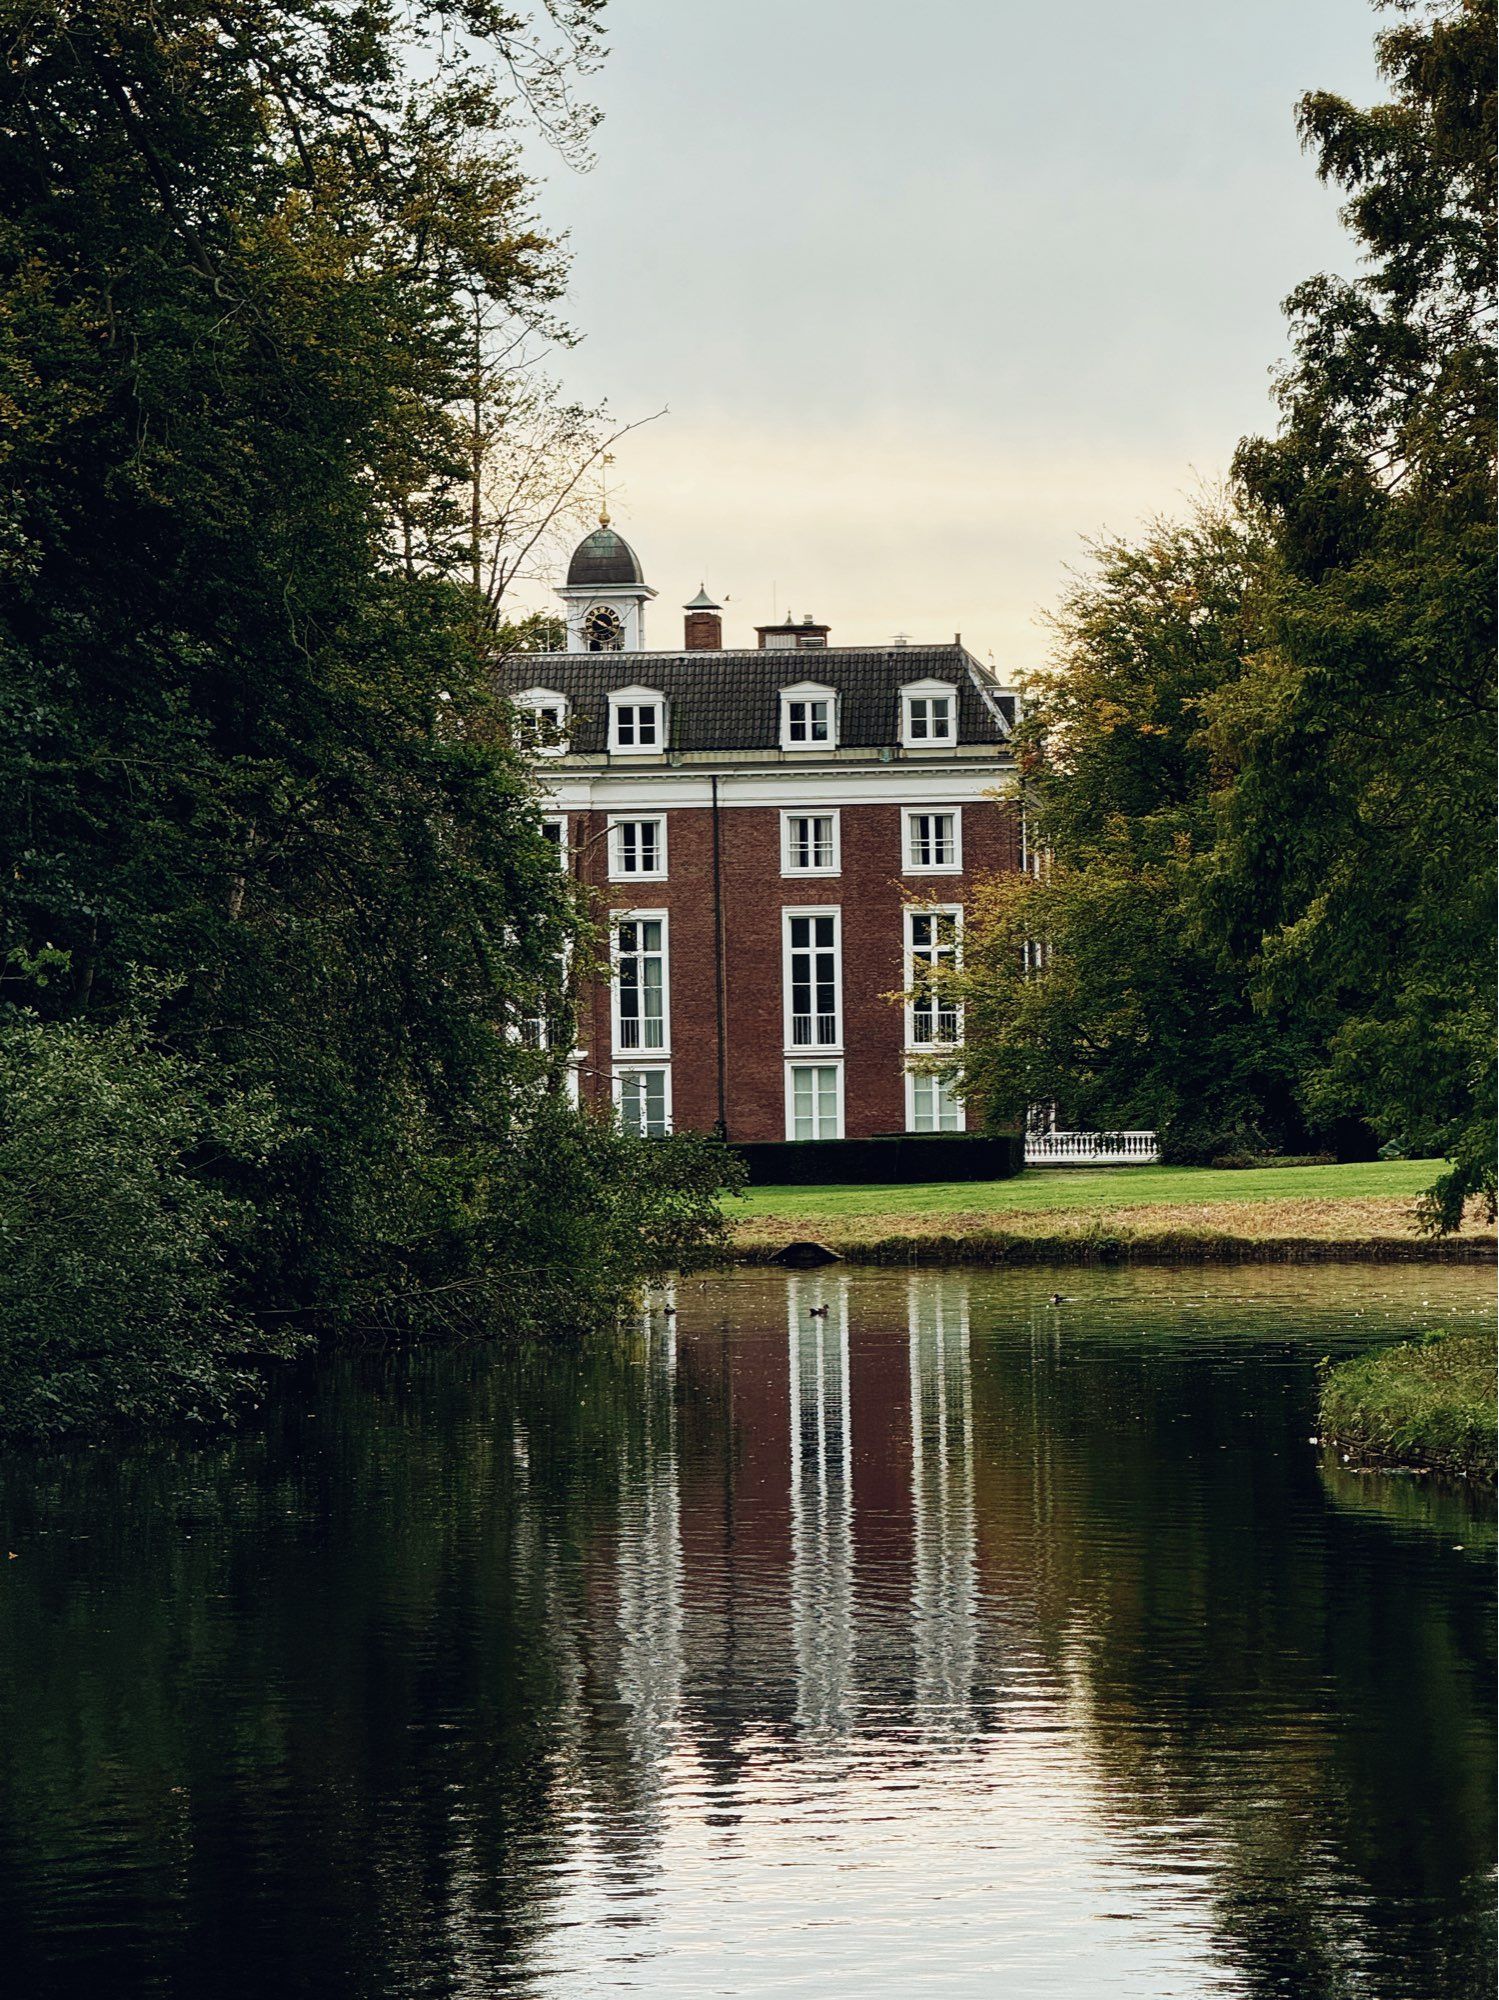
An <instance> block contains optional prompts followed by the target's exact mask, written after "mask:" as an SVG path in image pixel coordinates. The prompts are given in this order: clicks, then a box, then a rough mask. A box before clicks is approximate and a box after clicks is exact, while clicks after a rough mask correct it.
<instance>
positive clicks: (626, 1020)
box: [614, 912, 671, 1051]
mask: <svg viewBox="0 0 1499 2000" xmlns="http://www.w3.org/2000/svg"><path fill="white" fill-rule="evenodd" d="M670 1020H671V1015H670V1007H669V1000H668V994H667V974H666V916H665V913H664V912H659V913H657V914H656V915H653V916H628V917H620V918H618V919H617V920H616V922H615V926H614V1046H615V1048H617V1049H654V1050H660V1051H665V1050H666V1049H668V1048H669V1047H670V1046H671V1042H670Z"/></svg>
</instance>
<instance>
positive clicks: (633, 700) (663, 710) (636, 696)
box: [609, 687, 667, 757]
mask: <svg viewBox="0 0 1499 2000" xmlns="http://www.w3.org/2000/svg"><path fill="white" fill-rule="evenodd" d="M625 708H637V709H638V708H654V709H655V711H656V741H655V742H654V743H648V744H645V745H641V744H639V743H621V742H620V740H619V717H620V710H621V709H625ZM666 734H667V701H666V696H665V695H664V694H663V693H662V692H661V690H660V688H648V687H623V688H611V689H610V690H609V755H610V756H611V757H664V756H665V755H666Z"/></svg>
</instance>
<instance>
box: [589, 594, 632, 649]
mask: <svg viewBox="0 0 1499 2000" xmlns="http://www.w3.org/2000/svg"><path fill="white" fill-rule="evenodd" d="M583 645H584V648H585V650H586V651H588V652H590V653H622V652H623V651H624V650H625V628H624V623H623V621H622V619H621V618H620V615H619V613H618V612H617V611H616V610H615V609H614V607H613V605H612V604H596V605H594V607H593V609H592V610H591V611H588V612H585V613H584V616H583Z"/></svg>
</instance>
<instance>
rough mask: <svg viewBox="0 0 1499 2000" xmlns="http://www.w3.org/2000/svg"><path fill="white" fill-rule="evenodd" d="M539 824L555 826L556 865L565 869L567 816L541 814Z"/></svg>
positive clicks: (564, 814) (562, 814)
mask: <svg viewBox="0 0 1499 2000" xmlns="http://www.w3.org/2000/svg"><path fill="white" fill-rule="evenodd" d="M541 823H542V825H543V826H555V827H556V828H557V830H558V831H557V841H556V847H557V865H558V866H559V867H560V868H563V869H565V868H566V867H567V814H566V813H543V814H542V816H541Z"/></svg>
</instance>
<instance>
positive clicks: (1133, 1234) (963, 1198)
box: [728, 1160, 1492, 1256]
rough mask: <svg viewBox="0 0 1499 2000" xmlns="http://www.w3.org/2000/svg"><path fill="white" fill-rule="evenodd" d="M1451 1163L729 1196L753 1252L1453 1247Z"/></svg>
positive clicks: (1124, 1171)
mask: <svg viewBox="0 0 1499 2000" xmlns="http://www.w3.org/2000/svg"><path fill="white" fill-rule="evenodd" d="M1442 1166H1443V1163H1442V1162H1441V1161H1440V1160H1378V1161H1372V1162H1370V1163H1368V1164H1359V1165H1348V1166H1329V1167H1268V1168H1254V1167H1251V1168H1243V1169H1235V1168H1221V1167H1220V1168H1214V1167H1082V1168H1075V1169H1074V1168H1056V1167H1048V1168H1031V1169H1029V1170H1028V1171H1027V1172H1025V1173H1023V1174H1019V1175H1017V1176H1016V1177H1015V1178H1014V1179H1013V1180H1001V1181H939V1182H933V1183H929V1184H926V1185H920V1186H912V1187H870V1186H839V1187H758V1188H751V1189H750V1190H749V1191H748V1193H747V1194H746V1195H745V1196H743V1197H742V1198H739V1199H735V1200H733V1201H731V1202H730V1203H729V1204H728V1215H729V1224H730V1230H731V1233H732V1235H733V1239H734V1242H735V1244H736V1246H737V1247H738V1248H739V1250H740V1251H741V1252H743V1253H745V1254H748V1255H751V1256H754V1255H757V1254H759V1255H765V1254H771V1253H773V1252H774V1251H775V1250H776V1249H777V1248H778V1247H780V1246H782V1245H784V1244H787V1243H790V1242H793V1241H795V1240H796V1239H797V1238H799V1237H813V1238H816V1239H818V1240H819V1241H822V1242H825V1243H827V1244H829V1245H830V1246H831V1247H832V1248H834V1249H836V1250H841V1251H843V1252H844V1253H845V1254H854V1253H864V1254H870V1253H874V1252H877V1251H879V1252H883V1253H884V1254H885V1255H886V1256H895V1255H898V1254H899V1253H900V1252H901V1250H902V1249H906V1250H908V1251H909V1252H910V1253H911V1254H912V1255H917V1254H920V1253H921V1252H922V1251H923V1250H927V1251H929V1252H934V1253H936V1254H945V1255H952V1256H962V1255H965V1254H968V1253H972V1254H974V1255H976V1256H978V1255H984V1256H999V1255H1003V1254H1005V1253H1006V1252H1007V1251H1012V1252H1014V1253H1016V1254H1025V1253H1026V1252H1027V1251H1028V1250H1029V1251H1030V1252H1032V1253H1036V1254H1039V1252H1040V1250H1041V1247H1042V1244H1043V1242H1044V1243H1045V1244H1047V1245H1049V1246H1051V1247H1052V1248H1053V1249H1054V1250H1055V1251H1056V1252H1057V1254H1058V1255H1062V1256H1069V1255H1075V1254H1078V1253H1080V1252H1082V1253H1086V1252H1088V1251H1089V1249H1090V1246H1092V1247H1093V1248H1097V1249H1100V1250H1101V1249H1103V1248H1107V1247H1112V1248H1114V1249H1116V1250H1117V1251H1120V1252H1122V1253H1123V1254H1129V1251H1130V1250H1131V1248H1133V1249H1135V1250H1138V1251H1143V1250H1144V1249H1145V1247H1146V1246H1147V1245H1149V1246H1151V1247H1152V1248H1153V1249H1155V1250H1156V1251H1158V1252H1166V1251H1179V1252H1180V1253H1181V1254H1183V1255H1192V1254H1194V1252H1195V1253H1196V1254H1215V1253H1221V1254H1229V1253H1233V1252H1239V1251H1241V1252H1244V1253H1252V1252H1253V1249H1254V1247H1255V1246H1256V1245H1259V1246H1263V1247H1264V1249H1265V1251H1266V1253H1267V1254H1274V1247H1275V1246H1292V1247H1293V1248H1295V1247H1297V1246H1305V1247H1307V1248H1308V1249H1309V1250H1312V1251H1315V1249H1316V1248H1317V1247H1318V1246H1326V1247H1327V1248H1328V1249H1331V1248H1333V1247H1334V1246H1349V1247H1350V1249H1351V1250H1353V1251H1354V1252H1355V1253H1356V1251H1357V1250H1358V1249H1362V1250H1363V1251H1364V1253H1365V1254H1378V1252H1379V1251H1380V1250H1381V1249H1384V1250H1387V1251H1389V1252H1390V1253H1392V1254H1402V1253H1407V1254H1409V1253H1416V1254H1436V1255H1444V1254H1452V1246H1450V1245H1449V1246H1448V1249H1447V1250H1446V1251H1443V1250H1442V1249H1440V1248H1435V1249H1432V1248H1431V1246H1428V1250H1427V1252H1423V1251H1422V1248H1421V1246H1422V1241H1423V1239H1421V1238H1420V1237H1419V1236H1418V1235H1417V1230H1416V1216H1415V1204H1416V1200H1417V1198H1418V1197H1419V1196H1420V1195H1421V1194H1423V1193H1424V1192H1425V1190H1426V1189H1427V1188H1429V1187H1430V1186H1431V1184H1432V1182H1433V1181H1434V1180H1435V1179H1436V1177H1437V1175H1438V1174H1439V1173H1440V1172H1441V1171H1442ZM1475 1208H1476V1205H1475ZM1490 1241H1492V1232H1491V1229H1490V1226H1489V1225H1488V1224H1486V1223H1483V1222H1481V1221H1480V1219H1479V1218H1478V1216H1477V1214H1476V1213H1475V1214H1474V1215H1473V1216H1472V1218H1471V1219H1470V1221H1469V1222H1468V1223H1467V1224H1466V1225H1465V1228H1464V1231H1463V1245H1461V1246H1458V1249H1459V1252H1461V1250H1462V1249H1463V1247H1464V1246H1471V1248H1472V1249H1473V1250H1476V1249H1477V1248H1478V1247H1479V1246H1481V1245H1483V1244H1486V1243H1488V1242H1490Z"/></svg>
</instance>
